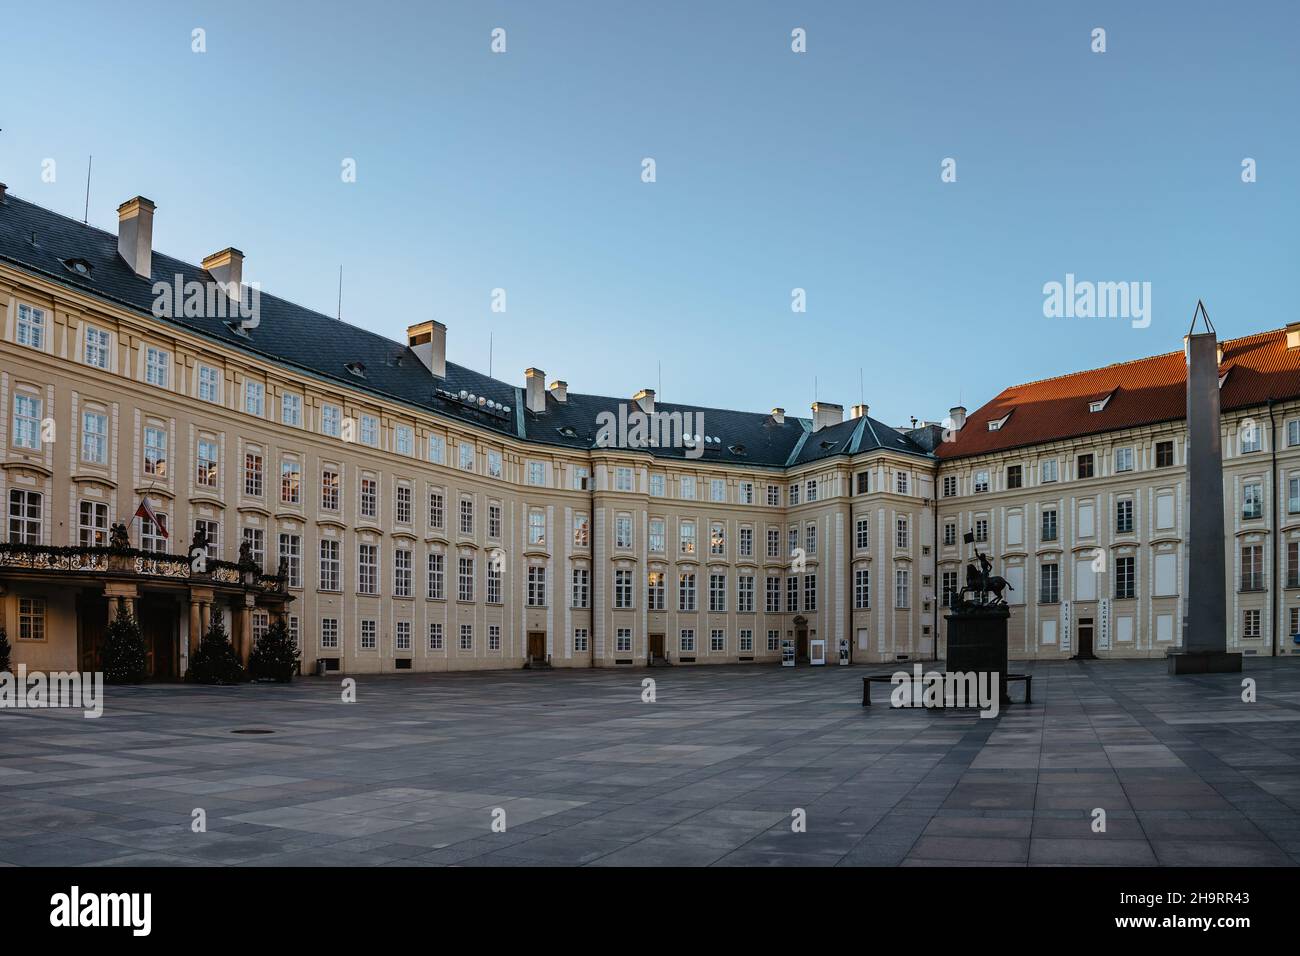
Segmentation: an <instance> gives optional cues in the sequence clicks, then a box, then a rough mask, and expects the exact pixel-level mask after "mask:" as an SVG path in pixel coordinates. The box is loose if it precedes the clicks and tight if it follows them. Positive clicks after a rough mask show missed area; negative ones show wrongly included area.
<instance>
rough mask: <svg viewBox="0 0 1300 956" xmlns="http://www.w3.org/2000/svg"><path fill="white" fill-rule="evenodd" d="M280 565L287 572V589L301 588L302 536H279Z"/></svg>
mask: <svg viewBox="0 0 1300 956" xmlns="http://www.w3.org/2000/svg"><path fill="white" fill-rule="evenodd" d="M280 563H281V564H283V565H284V566H285V569H286V571H287V572H288V576H289V580H288V584H289V587H291V588H300V587H302V535H299V534H282V535H280Z"/></svg>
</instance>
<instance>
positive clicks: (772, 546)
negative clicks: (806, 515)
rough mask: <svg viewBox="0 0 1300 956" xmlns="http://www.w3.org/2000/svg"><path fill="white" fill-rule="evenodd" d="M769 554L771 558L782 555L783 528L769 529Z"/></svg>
mask: <svg viewBox="0 0 1300 956" xmlns="http://www.w3.org/2000/svg"><path fill="white" fill-rule="evenodd" d="M767 556H768V557H769V558H779V557H780V556H781V529H780V528H768V529H767Z"/></svg>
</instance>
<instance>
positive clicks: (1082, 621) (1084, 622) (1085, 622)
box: [1074, 617, 1097, 661]
mask: <svg viewBox="0 0 1300 956" xmlns="http://www.w3.org/2000/svg"><path fill="white" fill-rule="evenodd" d="M1092 630H1093V628H1092V618H1090V617H1081V618H1079V653H1077V654H1075V655H1074V657H1075V660H1080V661H1095V660H1096V659H1097V657H1096V655H1094V654H1093V653H1092Z"/></svg>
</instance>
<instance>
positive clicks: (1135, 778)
mask: <svg viewBox="0 0 1300 956" xmlns="http://www.w3.org/2000/svg"><path fill="white" fill-rule="evenodd" d="M1245 666H1246V675H1247V676H1250V677H1252V678H1254V679H1255V680H1256V682H1257V694H1258V700H1257V702H1255V703H1251V704H1246V703H1242V702H1241V700H1240V681H1241V677H1240V676H1238V675H1228V674H1225V675H1197V676H1194V677H1183V678H1178V679H1172V678H1170V677H1168V676H1167V674H1166V673H1165V667H1164V662H1162V661H1130V662H1123V661H1094V662H1087V663H1083V662H1060V663H1055V662H1054V663H1033V664H1026V665H1025V666H1024V669H1025V670H1027V671H1029V672H1030V673H1032V674H1033V675H1034V677H1035V681H1034V700H1035V702H1034V703H1033V704H1032V705H1023V704H1015V705H1012V706H1011V707H1009V708H1006V709H1004V710H1003V711H1002V713H1001V714H1000V715H999V716H998V717H997V718H994V719H981V718H979V717H977V716H976V715H975V714H974V713H972V712H969V711H961V712H959V711H925V710H894V709H891V708H890V707H889V706H888V690H889V688H888V686H880V687H877V688H876V689H875V694H874V695H873V699H874V701H875V702H874V704H873V706H872V707H871V708H869V709H867V708H863V707H861V705H860V701H861V690H862V685H861V680H860V678H861V677H862V675H863V674H866V673H879V672H880V671H881V670H883V669H884V668H882V667H881V666H879V665H877V666H874V667H871V668H866V667H847V668H841V667H834V666H832V667H824V668H808V667H801V668H795V669H793V670H791V669H785V668H776V667H753V666H727V667H674V668H662V669H656V670H651V671H647V670H644V669H635V670H631V669H629V670H594V671H593V670H572V671H566V670H555V671H549V672H547V671H543V672H537V671H529V672H525V671H518V672H508V673H502V672H496V673H478V674H438V675H401V676H397V675H388V676H372V677H367V676H360V677H357V678H356V680H357V690H358V698H357V702H356V703H353V704H344V703H342V701H341V699H340V693H339V682H338V680H337V679H319V678H306V679H302V680H299V681H297V682H295V683H294V684H293V685H290V686H275V685H247V686H241V687H235V688H221V689H211V690H209V689H202V688H193V687H182V686H173V685H145V686H140V687H125V688H109V689H108V696H107V701H106V707H105V713H104V716H103V717H102V718H101V719H99V720H84V719H82V718H81V717H80V715H79V714H77V715H75V716H76V719H71V716H70V715H69V714H68V713H65V712H57V711H23V712H13V711H0V801H3V806H4V811H3V813H0V866H31V865H49V866H162V867H165V866H579V865H585V866H968V865H999V866H1002V865H1009V866H1062V865H1067V866H1115V865H1122V866H1203V865H1213V866H1223V865H1227V866H1294V865H1296V864H1297V863H1300V813H1298V812H1297V811H1300V736H1298V735H1296V734H1295V733H1294V729H1293V728H1294V725H1295V722H1296V721H1297V720H1300V661H1292V660H1289V659H1282V660H1268V659H1262V660H1252V659H1247V661H1246V664H1245ZM647 676H649V677H653V678H654V680H655V682H656V700H655V702H653V703H645V702H643V701H642V699H641V694H642V685H641V681H642V680H643V679H644V678H645V677H647ZM239 729H262V730H270V731H273V733H270V734H258V735H242V734H234V733H232V732H233V731H235V730H239ZM198 809H202V810H203V811H204V814H206V823H207V829H206V832H200V833H195V832H194V831H193V829H192V827H191V822H192V819H193V817H194V811H196V810H198ZM1098 811H1104V820H1105V827H1104V829H1099V828H1098V824H1097V820H1098V818H1099V813H1098ZM502 821H503V822H504V826H505V830H504V832H498V831H499V830H500V823H501V822H502ZM494 823H497V824H498V825H497V826H496V828H495V829H494ZM799 823H801V824H802V829H797V828H796V827H795V826H793V825H795V824H799Z"/></svg>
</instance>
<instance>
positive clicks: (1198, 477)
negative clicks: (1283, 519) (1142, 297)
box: [1169, 302, 1241, 674]
mask: <svg viewBox="0 0 1300 956" xmlns="http://www.w3.org/2000/svg"><path fill="white" fill-rule="evenodd" d="M1200 316H1204V317H1205V328H1206V331H1204V332H1202V333H1199V334H1198V333H1196V319H1197V318H1198V317H1200ZM1186 461H1187V497H1188V505H1187V529H1188V530H1187V617H1186V618H1185V619H1184V621H1183V649H1182V651H1181V652H1180V653H1171V654H1170V655H1169V673H1171V674H1207V673H1223V672H1232V671H1240V670H1241V655H1240V654H1230V653H1228V649H1227V648H1228V615H1227V581H1226V572H1225V569H1224V554H1223V545H1224V536H1223V446H1222V442H1221V441H1220V423H1219V342H1218V336H1216V335H1215V332H1214V326H1213V325H1211V324H1210V317H1209V315H1208V314H1207V313H1206V312H1205V306H1204V305H1202V304H1201V303H1200V302H1197V303H1196V313H1195V314H1194V315H1193V316H1192V330H1191V332H1190V333H1189V334H1188V336H1187V450H1186Z"/></svg>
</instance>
